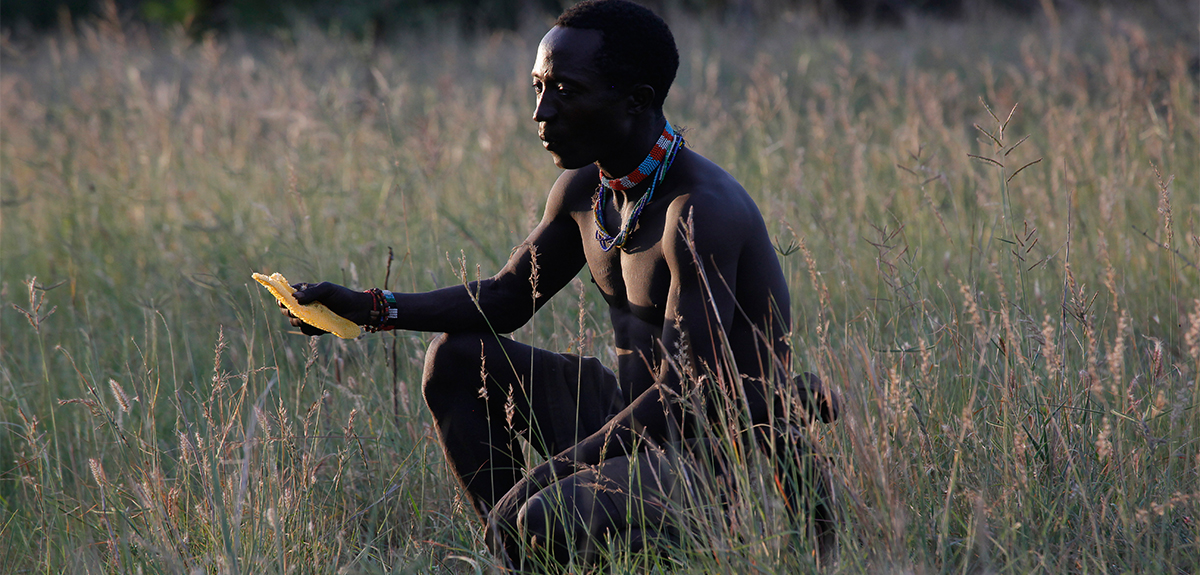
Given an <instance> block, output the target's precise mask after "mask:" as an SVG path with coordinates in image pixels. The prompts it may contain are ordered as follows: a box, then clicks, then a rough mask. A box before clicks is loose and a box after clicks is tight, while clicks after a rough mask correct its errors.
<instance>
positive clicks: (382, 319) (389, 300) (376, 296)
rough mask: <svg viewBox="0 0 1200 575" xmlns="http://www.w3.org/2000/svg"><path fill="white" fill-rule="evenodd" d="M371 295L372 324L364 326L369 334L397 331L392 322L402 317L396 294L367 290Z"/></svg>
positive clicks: (375, 289)
mask: <svg viewBox="0 0 1200 575" xmlns="http://www.w3.org/2000/svg"><path fill="white" fill-rule="evenodd" d="M367 293H369V294H371V298H372V302H371V320H370V323H368V324H367V325H365V326H363V327H365V328H366V330H367V331H369V332H372V333H374V332H377V331H390V330H393V329H396V326H395V325H392V324H391V321H392V320H394V319H396V318H398V317H400V306H399V304H397V303H396V294H393V293H392V292H390V291H388V290H385V289H384V290H381V289H379V288H372V289H369V290H367Z"/></svg>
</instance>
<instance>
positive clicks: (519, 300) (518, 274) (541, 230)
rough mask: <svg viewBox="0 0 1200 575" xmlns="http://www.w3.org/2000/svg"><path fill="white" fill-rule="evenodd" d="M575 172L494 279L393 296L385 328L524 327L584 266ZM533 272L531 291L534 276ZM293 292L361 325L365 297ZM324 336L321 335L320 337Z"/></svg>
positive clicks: (326, 289)
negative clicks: (393, 312)
mask: <svg viewBox="0 0 1200 575" xmlns="http://www.w3.org/2000/svg"><path fill="white" fill-rule="evenodd" d="M577 180H578V178H577V177H575V173H574V172H565V173H564V174H563V175H562V176H560V177H559V179H558V181H557V182H555V184H554V187H553V188H552V189H551V191H550V196H549V198H548V200H547V202H546V211H545V213H544V214H543V216H542V221H541V223H539V224H538V226H537V227H536V228H534V229H533V231H532V232H531V233H530V234H529V237H527V238H526V239H525V241H524V242H522V243H521V245H519V246H517V248H516V249H515V250H513V253H512V255H511V256H510V257H509V259H508V263H507V264H505V266H504V268H503V269H501V270H500V272H499V273H497V274H496V275H494V276H492V277H490V278H487V279H484V280H480V281H472V282H470V283H468V284H466V285H457V286H451V287H446V288H442V289H437V290H433V291H429V292H424V293H397V294H395V296H396V302H397V305H398V307H399V309H398V317H397V318H396V319H395V320H392V321H391V322H390V327H394V328H398V329H408V330H417V331H441V332H464V331H494V332H496V333H509V332H512V331H514V330H516V329H517V328H519V327H521V326H522V325H525V323H526V322H527V321H529V318H530V317H532V316H533V313H534V312H535V311H536V310H537V309H539V308H541V306H542V305H543V304H545V303H546V301H548V300H549V299H550V297H551V296H553V295H554V294H555V293H557V292H558V291H559V290H560V289H562V288H563V286H565V285H566V284H567V282H569V281H571V278H574V277H575V275H576V274H577V273H578V272H579V270H580V269H581V268H582V267H583V265H584V264H585V263H586V259H585V257H584V253H583V245H582V243H581V241H580V235H579V227H578V225H577V224H576V223H575V220H574V219H573V218H572V217H571V213H570V211H569V210H568V207H567V204H566V202H567V199H568V197H569V196H568V194H570V193H572V191H575V192H576V193H578V190H572V185H574V186H576V187H578V185H579V182H578V181H577ZM535 270H536V271H537V282H536V289H535V285H534V280H533V276H534V271H535ZM300 287H302V288H303V289H300V290H298V291H297V292H296V294H295V297H296V299H297V301H299V302H300V303H302V304H306V303H310V302H314V301H320V302H322V303H324V304H325V305H327V306H329V308H330V309H331V310H333V311H334V312H335V313H337V314H339V315H342V316H345V317H347V318H348V319H350V320H352V321H355V322H356V323H360V324H365V323H367V318H368V317H369V316H370V311H371V307H372V301H373V300H372V297H371V296H370V294H367V293H365V292H358V291H354V290H349V289H347V288H343V287H341V286H338V285H335V284H330V283H327V282H326V283H320V284H315V285H311V286H309V285H301V286H300ZM292 324H293V325H297V326H299V327H301V328H302V329H304V330H305V333H310V334H312V333H314V330H313V328H311V326H306V325H302V324H301V322H300V321H299V320H298V319H295V318H293V321H292ZM322 333H323V332H322Z"/></svg>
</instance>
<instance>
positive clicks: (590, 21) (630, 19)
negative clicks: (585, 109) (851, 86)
mask: <svg viewBox="0 0 1200 575" xmlns="http://www.w3.org/2000/svg"><path fill="white" fill-rule="evenodd" d="M554 25H555V26H561V27H563V28H575V29H577V30H597V31H599V32H600V34H601V37H602V40H601V44H600V49H599V50H598V51H597V52H596V61H595V65H596V68H597V70H598V71H599V72H600V73H601V74H602V75H604V77H605V79H606V80H608V81H610V82H612V83H613V84H614V85H621V86H631V85H634V84H648V85H649V86H650V87H651V88H654V107H655V109H657V110H659V111H661V110H662V105H663V101H664V100H666V99H667V92H668V91H670V89H671V83H672V82H674V81H675V72H676V71H677V70H678V69H679V50H678V49H677V48H676V47H675V37H674V36H672V35H671V29H670V28H668V27H667V23H666V22H663V19H662V18H659V17H658V14H655V13H654V12H653V11H651V10H650V9H649V8H646V7H645V6H642V5H640V4H635V3H633V2H629V1H627V0H584V1H583V2H580V3H578V4H576V5H574V6H572V7H570V8H568V9H567V10H566V11H565V12H563V13H562V15H561V16H559V17H558V20H557V21H555V22H554Z"/></svg>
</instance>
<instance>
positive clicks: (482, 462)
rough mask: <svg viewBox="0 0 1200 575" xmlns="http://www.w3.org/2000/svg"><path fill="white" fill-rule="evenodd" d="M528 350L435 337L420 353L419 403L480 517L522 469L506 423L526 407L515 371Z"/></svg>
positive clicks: (521, 416)
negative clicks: (426, 409) (421, 393)
mask: <svg viewBox="0 0 1200 575" xmlns="http://www.w3.org/2000/svg"><path fill="white" fill-rule="evenodd" d="M531 349H532V348H530V347H529V346H527V345H524V344H520V343H517V342H515V341H512V340H510V339H507V338H504V337H499V336H495V335H491V334H442V335H440V336H438V337H437V338H436V339H434V341H433V343H432V344H431V345H430V346H429V350H428V351H427V352H426V354H425V374H424V382H423V390H424V394H425V404H426V405H428V406H429V411H430V412H431V413H432V414H433V420H434V423H435V425H436V426H437V430H438V435H439V437H440V438H441V442H442V448H443V449H444V450H445V452H446V460H447V461H448V462H449V464H450V470H451V471H452V472H453V473H454V474H455V475H456V476H457V477H458V478H459V480H460V481H462V484H463V488H464V489H465V490H466V492H467V496H468V497H469V498H470V500H471V503H472V504H473V505H474V507H475V509H477V510H479V511H480V512H481V513H484V514H486V513H487V510H488V509H491V507H492V506H493V505H495V503H496V500H498V499H499V498H500V497H501V496H502V495H504V494H505V493H507V492H508V490H509V489H511V488H512V486H513V485H515V484H516V483H517V481H518V480H519V479H520V478H521V471H522V470H523V469H524V467H525V466H524V462H523V461H522V460H521V459H520V458H519V452H518V450H517V443H516V430H515V429H514V426H513V425H511V424H510V423H509V421H510V418H511V419H512V420H513V423H517V422H519V421H524V420H527V419H528V413H529V407H528V402H526V401H525V395H524V393H521V392H520V390H521V389H522V388H521V381H528V379H529V377H528V373H527V372H526V373H518V371H519V370H521V368H522V367H524V368H525V369H526V371H527V369H528V366H529V363H530V362H529V358H530V356H531ZM485 372H486V375H485ZM485 379H486V382H485ZM510 390H511V393H510ZM510 397H511V401H510V399H509V398H510ZM506 403H507V404H508V405H509V406H510V407H511V408H512V409H511V411H509V412H506V410H505V404H506ZM518 412H519V413H518ZM510 414H511V416H510Z"/></svg>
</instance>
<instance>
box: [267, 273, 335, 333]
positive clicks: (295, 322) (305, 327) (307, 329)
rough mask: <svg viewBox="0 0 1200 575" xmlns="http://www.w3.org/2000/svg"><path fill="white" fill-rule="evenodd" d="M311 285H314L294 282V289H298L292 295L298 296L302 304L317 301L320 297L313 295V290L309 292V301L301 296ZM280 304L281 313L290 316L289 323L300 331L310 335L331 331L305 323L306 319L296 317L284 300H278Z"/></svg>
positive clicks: (297, 298)
mask: <svg viewBox="0 0 1200 575" xmlns="http://www.w3.org/2000/svg"><path fill="white" fill-rule="evenodd" d="M318 285H319V284H318ZM310 287H312V284H308V283H298V284H292V289H295V290H297V291H296V293H294V294H292V297H294V298H296V301H298V302H299V303H300V304H302V305H303V304H307V303H309V302H312V301H315V300H316V299H318V298H316V297H313V296H312V293H311V292H309V293H308V298H307V301H305V300H302V299H300V297H299V296H300V295H301V294H304V293H305V292H304V290H306V289H308V288H310ZM278 304H279V308H280V309H279V311H280V313H282V314H283V315H284V317H286V318H288V323H289V324H291V325H292V327H296V328H300V333H303V334H304V335H308V336H318V335H324V334H327V333H329V332H327V331H325V330H323V329H319V328H315V327H313V326H311V325H309V324H307V323H304V321H303V320H301V319H300V318H298V317H296V314H294V313H292V310H290V309H288V308H287V306H286V305H284V303H283V302H282V301H280V302H278Z"/></svg>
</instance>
